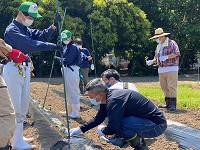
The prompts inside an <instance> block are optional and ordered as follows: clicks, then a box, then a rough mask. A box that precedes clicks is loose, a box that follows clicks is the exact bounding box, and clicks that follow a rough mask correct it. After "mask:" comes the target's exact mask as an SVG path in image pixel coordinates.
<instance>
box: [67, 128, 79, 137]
mask: <svg viewBox="0 0 200 150" xmlns="http://www.w3.org/2000/svg"><path fill="white" fill-rule="evenodd" d="M69 132H70V136H74V135H79V134H81V132H82V131H81V129H80V127H77V128H72V129H70V131H69Z"/></svg>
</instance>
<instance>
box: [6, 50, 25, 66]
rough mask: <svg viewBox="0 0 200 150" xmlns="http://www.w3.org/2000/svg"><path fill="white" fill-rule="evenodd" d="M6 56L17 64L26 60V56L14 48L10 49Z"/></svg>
mask: <svg viewBox="0 0 200 150" xmlns="http://www.w3.org/2000/svg"><path fill="white" fill-rule="evenodd" d="M7 55H8V56H9V57H10V58H11V59H12V60H14V61H15V62H17V63H21V62H23V61H24V60H26V59H27V58H28V56H27V55H25V54H24V53H22V52H21V51H20V50H18V49H14V48H13V49H12V52H9V53H8V54H7Z"/></svg>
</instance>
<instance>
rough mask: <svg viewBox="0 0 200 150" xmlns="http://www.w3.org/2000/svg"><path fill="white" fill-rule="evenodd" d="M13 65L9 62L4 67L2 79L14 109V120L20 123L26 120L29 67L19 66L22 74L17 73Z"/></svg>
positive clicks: (17, 70) (28, 96)
mask: <svg viewBox="0 0 200 150" xmlns="http://www.w3.org/2000/svg"><path fill="white" fill-rule="evenodd" d="M14 65H15V63H14V62H9V63H7V64H6V65H5V66H4V70H3V78H4V80H5V82H6V84H7V87H8V91H9V94H10V97H11V100H12V102H13V105H14V108H15V112H16V120H17V122H18V123H20V122H23V121H24V119H25V118H26V114H27V111H28V108H29V99H30V65H28V66H23V65H20V68H21V73H22V74H20V73H19V68H17V67H16V66H14Z"/></svg>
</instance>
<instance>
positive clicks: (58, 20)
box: [53, 10, 62, 28]
mask: <svg viewBox="0 0 200 150" xmlns="http://www.w3.org/2000/svg"><path fill="white" fill-rule="evenodd" d="M61 21H62V18H61V15H60V12H59V11H57V10H56V13H55V15H54V23H53V24H54V26H56V28H57V27H58V22H61Z"/></svg>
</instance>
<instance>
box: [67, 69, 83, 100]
mask: <svg viewBox="0 0 200 150" xmlns="http://www.w3.org/2000/svg"><path fill="white" fill-rule="evenodd" d="M71 68H72V69H73V70H74V71H72V70H71V69H70V68H68V67H64V75H65V87H66V97H67V100H68V103H69V104H80V95H79V81H80V78H79V69H80V68H79V67H78V66H75V65H74V66H71Z"/></svg>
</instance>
